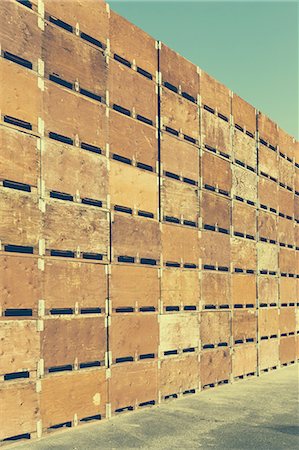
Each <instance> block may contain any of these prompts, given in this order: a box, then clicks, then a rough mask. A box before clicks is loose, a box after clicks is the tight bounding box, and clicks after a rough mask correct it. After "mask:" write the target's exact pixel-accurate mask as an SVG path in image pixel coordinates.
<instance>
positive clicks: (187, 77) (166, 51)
mask: <svg viewBox="0 0 299 450" xmlns="http://www.w3.org/2000/svg"><path fill="white" fill-rule="evenodd" d="M159 58H160V72H161V74H162V83H163V84H164V85H166V86H169V85H170V88H171V89H172V90H175V91H176V92H179V93H181V94H182V95H183V96H184V95H186V94H187V98H189V99H190V100H191V101H197V95H198V93H199V74H198V71H197V67H196V66H195V65H194V64H192V63H191V62H190V61H188V60H187V59H185V58H183V57H182V56H181V55H179V54H178V53H177V52H175V51H174V50H171V49H170V48H169V47H167V45H165V44H163V43H162V44H161V50H160V53H159ZM190 96H191V98H190Z"/></svg>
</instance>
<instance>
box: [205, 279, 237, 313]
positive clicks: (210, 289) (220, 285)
mask: <svg viewBox="0 0 299 450" xmlns="http://www.w3.org/2000/svg"><path fill="white" fill-rule="evenodd" d="M231 292H232V291H231V275H230V274H228V273H221V272H216V271H211V272H209V271H203V272H201V302H202V307H203V308H209V307H212V306H226V307H229V306H230V305H231V301H232V296H231Z"/></svg>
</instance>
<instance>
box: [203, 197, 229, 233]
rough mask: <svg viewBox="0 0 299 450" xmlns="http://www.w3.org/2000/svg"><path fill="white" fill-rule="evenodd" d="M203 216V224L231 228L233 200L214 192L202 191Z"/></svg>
mask: <svg viewBox="0 0 299 450" xmlns="http://www.w3.org/2000/svg"><path fill="white" fill-rule="evenodd" d="M201 195H202V196H201V216H202V223H203V225H212V226H217V227H219V228H223V229H225V230H230V222H231V219H230V217H231V201H230V200H229V199H226V198H224V197H221V196H220V195H215V194H214V193H212V192H207V191H202V194H201Z"/></svg>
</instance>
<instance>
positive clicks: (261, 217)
mask: <svg viewBox="0 0 299 450" xmlns="http://www.w3.org/2000/svg"><path fill="white" fill-rule="evenodd" d="M279 219H280V218H277V216H276V215H274V214H272V213H270V212H266V211H262V210H259V212H258V230H259V236H260V237H262V238H265V239H270V240H274V241H277V240H278V234H277V222H278V220H279Z"/></svg>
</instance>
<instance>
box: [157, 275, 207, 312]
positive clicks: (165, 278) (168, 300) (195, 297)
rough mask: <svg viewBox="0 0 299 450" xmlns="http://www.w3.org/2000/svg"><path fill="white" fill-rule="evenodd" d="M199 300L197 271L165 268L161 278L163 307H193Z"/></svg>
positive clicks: (196, 305)
mask: <svg viewBox="0 0 299 450" xmlns="http://www.w3.org/2000/svg"><path fill="white" fill-rule="evenodd" d="M199 299H200V280H199V273H198V271H197V270H188V269H177V268H166V269H164V270H163V272H162V277H161V300H162V302H163V306H164V307H166V306H195V307H198V305H199Z"/></svg>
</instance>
